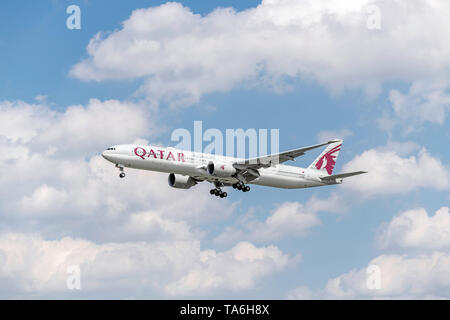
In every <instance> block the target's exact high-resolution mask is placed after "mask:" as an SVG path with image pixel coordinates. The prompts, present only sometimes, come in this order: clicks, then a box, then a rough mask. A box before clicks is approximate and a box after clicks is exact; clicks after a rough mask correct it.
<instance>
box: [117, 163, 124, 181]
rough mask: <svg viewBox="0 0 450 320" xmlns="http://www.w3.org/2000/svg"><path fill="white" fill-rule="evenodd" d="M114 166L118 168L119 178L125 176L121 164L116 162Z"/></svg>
mask: <svg viewBox="0 0 450 320" xmlns="http://www.w3.org/2000/svg"><path fill="white" fill-rule="evenodd" d="M116 168H119V170H120V174H119V178H121V179H123V178H125V172H124V171H123V166H121V165H120V164H116Z"/></svg>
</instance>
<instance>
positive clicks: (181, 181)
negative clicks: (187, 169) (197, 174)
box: [168, 173, 197, 189]
mask: <svg viewBox="0 0 450 320" xmlns="http://www.w3.org/2000/svg"><path fill="white" fill-rule="evenodd" d="M168 181H169V186H171V187H172V188H177V189H189V188H190V187H192V186H194V185H196V184H197V182H196V181H195V180H194V179H192V177H189V176H183V175H181V174H174V173H171V174H169V179H168Z"/></svg>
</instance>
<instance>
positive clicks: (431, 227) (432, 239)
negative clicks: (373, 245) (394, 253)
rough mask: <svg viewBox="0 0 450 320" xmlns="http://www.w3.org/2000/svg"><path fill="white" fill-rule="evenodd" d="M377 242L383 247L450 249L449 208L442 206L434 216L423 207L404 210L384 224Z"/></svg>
mask: <svg viewBox="0 0 450 320" xmlns="http://www.w3.org/2000/svg"><path fill="white" fill-rule="evenodd" d="M377 242H378V245H379V246H380V247H381V248H383V249H385V248H406V249H407V248H413V249H450V213H449V208H448V207H442V208H440V209H439V210H438V211H436V213H435V214H434V215H433V216H429V215H428V213H427V211H426V210H425V209H423V208H420V209H413V210H408V211H405V212H402V213H400V214H399V215H398V216H396V217H394V218H393V219H392V220H391V221H390V222H389V223H388V224H387V225H385V226H383V228H382V229H381V230H380V232H379V235H378V239H377Z"/></svg>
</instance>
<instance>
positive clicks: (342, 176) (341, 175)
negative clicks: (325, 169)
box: [320, 171, 367, 182]
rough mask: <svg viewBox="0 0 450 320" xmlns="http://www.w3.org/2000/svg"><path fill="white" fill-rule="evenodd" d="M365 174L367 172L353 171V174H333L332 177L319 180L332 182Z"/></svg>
mask: <svg viewBox="0 0 450 320" xmlns="http://www.w3.org/2000/svg"><path fill="white" fill-rule="evenodd" d="M363 173H367V171H355V172H348V173H341V174H335V175H332V176H326V177H323V178H320V179H321V180H322V181H325V182H327V181H334V180H335V179H342V178H348V177H352V176H357V175H358V174H363Z"/></svg>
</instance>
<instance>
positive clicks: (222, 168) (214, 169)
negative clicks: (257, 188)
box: [206, 162, 236, 177]
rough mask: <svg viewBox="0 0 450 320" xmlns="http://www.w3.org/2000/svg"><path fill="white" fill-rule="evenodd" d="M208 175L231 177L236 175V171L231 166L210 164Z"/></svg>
mask: <svg viewBox="0 0 450 320" xmlns="http://www.w3.org/2000/svg"><path fill="white" fill-rule="evenodd" d="M206 170H207V171H208V173H209V174H210V175H212V176H215V177H231V176H232V175H234V174H235V173H236V169H235V168H234V167H233V166H232V165H231V164H215V163H214V162H210V163H208V166H207V167H206Z"/></svg>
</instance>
